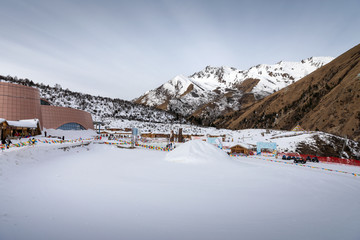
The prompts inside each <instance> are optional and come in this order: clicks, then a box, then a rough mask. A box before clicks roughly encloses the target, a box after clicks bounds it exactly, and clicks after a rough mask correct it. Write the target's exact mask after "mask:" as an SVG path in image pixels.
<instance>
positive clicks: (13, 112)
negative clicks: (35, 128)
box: [0, 82, 42, 123]
mask: <svg viewBox="0 0 360 240" xmlns="http://www.w3.org/2000/svg"><path fill="white" fill-rule="evenodd" d="M0 118H4V119H6V120H10V121H18V120H22V119H33V118H37V119H39V120H40V123H42V115H41V107H40V93H39V90H38V89H36V88H32V87H27V86H23V85H18V84H11V83H4V82H0Z"/></svg>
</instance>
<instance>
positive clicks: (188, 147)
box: [166, 140, 230, 164]
mask: <svg viewBox="0 0 360 240" xmlns="http://www.w3.org/2000/svg"><path fill="white" fill-rule="evenodd" d="M166 160H167V161H170V162H182V163H195V164H207V163H218V162H224V161H229V160H230V158H229V156H228V155H227V154H226V153H225V152H224V151H222V150H220V149H219V148H217V147H215V146H213V145H211V144H209V143H207V142H204V141H201V140H192V141H189V142H186V143H184V144H182V145H181V146H179V147H177V148H176V149H175V150H173V151H172V152H169V153H168V154H167V155H166Z"/></svg>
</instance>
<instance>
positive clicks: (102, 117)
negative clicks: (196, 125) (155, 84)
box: [0, 75, 186, 123]
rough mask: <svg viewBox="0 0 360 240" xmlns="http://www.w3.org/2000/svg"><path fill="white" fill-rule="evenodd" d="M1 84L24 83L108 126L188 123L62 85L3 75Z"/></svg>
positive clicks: (168, 115)
mask: <svg viewBox="0 0 360 240" xmlns="http://www.w3.org/2000/svg"><path fill="white" fill-rule="evenodd" d="M0 81H4V82H10V83H14V84H21V85H25V86H30V87H34V88H38V89H39V91H40V97H41V98H45V99H46V100H48V101H49V102H50V103H51V104H52V105H54V106H61V107H71V108H75V109H80V110H85V111H87V112H89V113H91V115H92V118H93V120H94V121H102V122H106V123H109V122H111V121H114V120H116V119H127V120H138V121H147V122H155V123H185V122H186V121H185V119H184V118H182V117H181V116H178V115H176V114H173V113H170V112H167V111H163V110H160V109H156V108H153V107H148V106H144V105H140V104H136V103H133V102H130V101H125V100H122V99H118V98H115V99H114V98H108V97H101V96H93V95H90V94H84V93H79V92H73V91H70V90H69V89H63V88H62V87H61V86H60V85H59V84H56V85H55V86H54V87H50V86H49V85H44V84H42V83H40V84H39V83H34V82H33V81H32V80H29V79H18V78H17V77H11V76H1V75H0Z"/></svg>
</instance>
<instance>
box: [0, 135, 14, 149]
mask: <svg viewBox="0 0 360 240" xmlns="http://www.w3.org/2000/svg"><path fill="white" fill-rule="evenodd" d="M11 143H12V142H11V140H10V138H9V137H7V138H3V139H2V140H1V144H3V145H5V147H6V148H7V149H9V147H10V144H11Z"/></svg>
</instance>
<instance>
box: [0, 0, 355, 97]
mask: <svg viewBox="0 0 360 240" xmlns="http://www.w3.org/2000/svg"><path fill="white" fill-rule="evenodd" d="M0 3H1V4H0V5H1V8H2V16H1V21H0V31H1V36H0V51H1V54H0V74H5V75H7V74H10V75H13V76H15V75H16V76H18V77H23V78H29V79H32V80H34V81H36V82H43V83H45V84H49V85H54V84H55V83H60V84H61V85H62V86H63V87H65V88H70V89H73V90H77V91H82V92H87V93H91V94H96V95H104V96H110V97H117V98H124V99H132V98H134V97H137V96H139V95H140V94H142V93H143V92H145V91H147V90H149V89H151V88H155V87H157V86H158V85H160V84H162V83H163V82H165V81H167V80H169V79H170V78H172V77H174V76H175V75H177V74H185V75H190V74H192V73H193V72H195V71H199V70H201V69H202V68H204V67H205V66H206V65H213V66H221V65H227V66H233V67H237V68H240V69H246V68H248V67H250V66H252V65H256V64H259V63H269V64H272V63H275V62H277V61H279V60H288V61H299V60H301V59H303V58H307V57H310V56H324V55H326V56H337V55H339V54H341V53H342V52H344V51H346V50H347V49H349V48H351V47H352V46H354V45H356V44H358V43H359V42H357V41H358V39H360V32H359V31H357V30H358V26H359V25H360V16H359V14H358V12H357V10H358V9H360V3H359V2H358V1H330V2H329V1H301V2H300V1H297V2H289V1H187V0H186V1H166V0H163V1H160V0H159V1H108V0H105V1H95V0H91V1H80V0H75V1H70V0H64V1H51V0H49V1H45V0H31V1H30V0H28V1H25V0H23V1H22V0H13V1H2V0H0Z"/></svg>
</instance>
